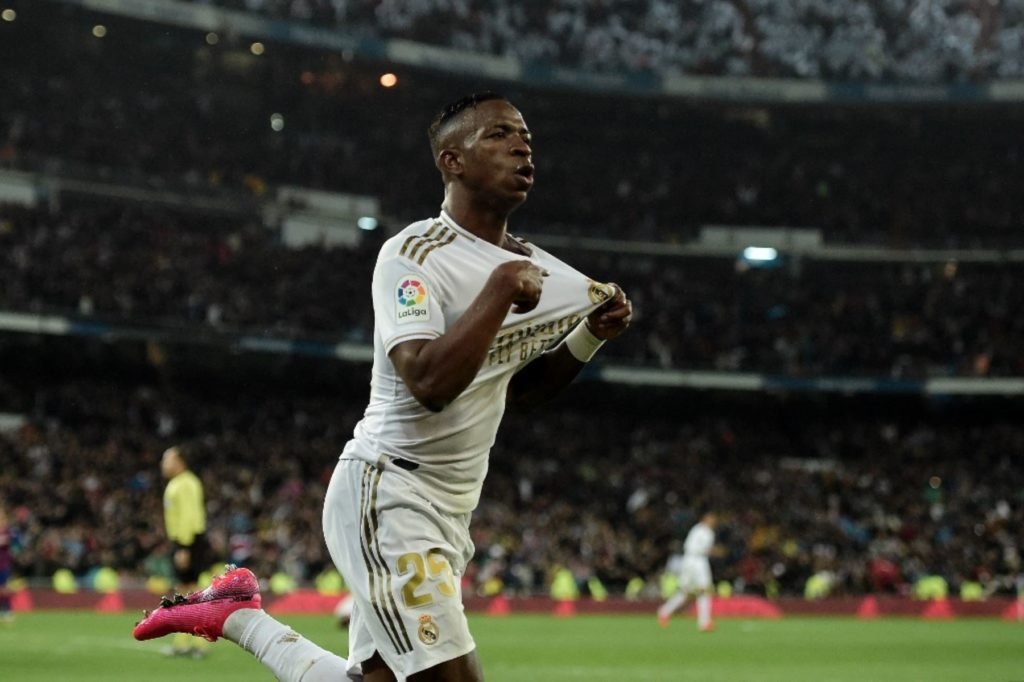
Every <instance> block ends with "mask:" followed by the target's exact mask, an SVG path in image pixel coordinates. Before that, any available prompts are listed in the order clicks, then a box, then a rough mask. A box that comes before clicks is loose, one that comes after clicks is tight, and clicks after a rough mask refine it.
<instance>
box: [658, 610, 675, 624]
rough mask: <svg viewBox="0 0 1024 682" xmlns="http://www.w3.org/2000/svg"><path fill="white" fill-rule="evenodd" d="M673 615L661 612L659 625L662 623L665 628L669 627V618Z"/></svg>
mask: <svg viewBox="0 0 1024 682" xmlns="http://www.w3.org/2000/svg"><path fill="white" fill-rule="evenodd" d="M671 617H672V616H670V615H666V614H664V613H659V614H658V625H660V626H661V627H663V628H667V627H668V623H669V619H670V618H671Z"/></svg>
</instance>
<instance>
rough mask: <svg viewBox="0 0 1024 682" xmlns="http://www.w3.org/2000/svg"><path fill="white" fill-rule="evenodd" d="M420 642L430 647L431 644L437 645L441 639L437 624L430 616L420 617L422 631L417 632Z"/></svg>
mask: <svg viewBox="0 0 1024 682" xmlns="http://www.w3.org/2000/svg"><path fill="white" fill-rule="evenodd" d="M417 634H418V635H419V638H420V641H421V642H423V643H424V644H426V645H428V646H430V645H431V644H437V640H438V639H440V638H441V631H440V630H438V629H437V623H435V622H434V619H433V618H431V617H430V616H426V615H424V616H420V629H419V631H418V632H417Z"/></svg>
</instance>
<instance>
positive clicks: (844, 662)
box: [0, 611, 1024, 682]
mask: <svg viewBox="0 0 1024 682" xmlns="http://www.w3.org/2000/svg"><path fill="white" fill-rule="evenodd" d="M135 620H136V617H135V615H134V614H130V615H129V614H126V615H96V614H93V613H88V612H53V611H50V612H45V611H44V612H34V613H23V614H19V615H18V617H17V621H16V622H15V623H14V624H13V625H11V626H0V679H2V680H5V681H7V680H10V682H63V681H65V680H67V681H68V682H84V681H91V680H96V681H99V680H103V681H105V682H111V681H116V680H144V681H145V682H172V681H173V682H179V681H180V680H196V681H203V680H210V681H211V682H212V681H216V682H242V681H243V680H244V681H245V682H250V681H259V680H268V681H272V680H273V678H272V677H271V676H270V674H269V673H268V672H267V671H266V669H264V668H263V667H262V666H261V665H259V664H258V663H257V662H256V661H255V660H253V659H252V658H251V657H250V656H249V655H248V654H246V653H245V652H243V651H241V650H240V649H238V648H237V647H235V646H234V645H232V644H230V643H228V642H218V643H216V644H214V645H211V647H210V654H209V656H208V657H207V658H206V659H204V660H190V659H175V658H165V657H164V656H163V655H162V654H161V653H160V650H161V648H162V647H164V646H166V645H167V644H168V643H169V642H168V641H163V640H157V641H155V642H145V643H140V642H136V641H135V640H133V639H132V637H131V628H132V624H133V623H134V621H135ZM282 620H284V621H285V622H287V623H288V624H289V625H291V626H293V627H294V628H296V629H297V630H299V631H300V632H302V633H303V634H305V635H307V636H308V637H309V638H310V639H313V640H314V641H316V642H317V643H319V644H320V645H321V646H324V647H325V648H329V649H331V650H332V651H338V652H344V651H345V650H346V636H345V633H344V631H342V630H339V629H337V628H336V627H335V626H334V624H333V622H332V621H331V619H330V618H328V617H320V616H317V617H310V616H296V617H287V618H284V619H282ZM471 627H472V630H473V633H474V636H475V637H476V640H477V644H478V646H479V650H480V655H481V657H482V659H483V662H484V669H485V671H486V675H487V680H488V682H521V681H522V680H529V682H565V681H572V680H580V681H581V682H582V681H584V680H585V681H588V682H589V681H601V680H607V681H608V682H612V681H614V682H621V681H622V680H628V681H630V682H662V681H664V682H668V681H680V680H698V681H701V682H715V681H719V680H720V681H722V682H740V681H744V680H752V681H757V682H771V681H774V680H778V681H780V682H781V681H783V680H784V681H785V682H799V681H803V680H806V681H808V682H810V681H813V682H846V681H850V682H862V681H864V680H870V682H883V681H886V680H893V681H899V682H908V681H917V680H920V681H922V682H925V681H927V682H941V681H943V680H949V681H950V682H953V681H956V682H961V681H964V680H998V681H1001V682H1014V681H1017V682H1024V624H1021V623H1012V622H1006V621H998V620H981V619H966V620H955V621H942V622H934V621H922V620H917V619H900V618H891V619H881V620H876V621H860V620H855V619H851V618H845V619H844V618H785V619H783V620H779V621H766V620H720V621H718V623H717V627H718V629H717V631H716V632H714V633H711V634H700V633H698V632H696V628H695V627H694V624H693V621H692V620H685V619H676V620H674V621H673V623H672V626H671V627H669V628H667V629H662V628H660V627H658V625H657V623H656V622H655V619H654V616H653V615H651V616H649V617H648V616H643V617H641V616H629V615H622V616H577V617H575V618H568V619H557V618H551V617H548V616H528V615H513V616H509V617H506V618H493V617H486V616H474V617H472V618H471Z"/></svg>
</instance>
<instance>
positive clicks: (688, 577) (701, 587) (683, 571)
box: [679, 556, 711, 593]
mask: <svg viewBox="0 0 1024 682" xmlns="http://www.w3.org/2000/svg"><path fill="white" fill-rule="evenodd" d="M679 589H680V590H682V591H683V592H688V593H693V592H702V591H705V590H709V589H711V563H710V562H709V561H708V560H707V557H702V556H684V557H683V560H682V561H681V562H680V563H679Z"/></svg>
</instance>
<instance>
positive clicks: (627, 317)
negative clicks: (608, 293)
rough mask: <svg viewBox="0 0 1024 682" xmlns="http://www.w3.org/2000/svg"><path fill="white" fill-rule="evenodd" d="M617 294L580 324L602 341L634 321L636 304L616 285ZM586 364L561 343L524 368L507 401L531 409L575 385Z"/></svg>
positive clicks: (617, 333)
mask: <svg viewBox="0 0 1024 682" xmlns="http://www.w3.org/2000/svg"><path fill="white" fill-rule="evenodd" d="M613 286H614V287H615V295H614V296H613V297H612V298H611V299H609V300H608V302H607V303H605V304H604V305H602V306H600V307H599V308H597V309H596V310H594V312H592V313H590V315H588V316H587V318H586V320H585V321H584V322H582V323H581V324H585V325H587V329H588V330H589V331H590V333H591V334H592V335H593V336H594V337H596V338H597V339H599V340H600V341H610V340H611V339H614V338H617V337H618V336H619V335H621V334H622V333H623V332H624V331H626V329H628V328H629V324H630V322H631V321H632V319H633V303H632V302H631V301H630V300H629V297H628V296H626V293H625V292H624V291H623V290H622V287H620V286H619V285H617V284H614V285H613ZM585 364H586V362H583V361H582V360H579V359H577V358H576V356H575V355H573V354H572V352H571V351H570V350H569V346H568V344H566V343H564V342H563V343H560V344H558V345H557V346H555V347H554V348H553V349H551V350H550V351H548V352H547V353H544V354H542V355H541V356H540V357H538V358H537V359H536V360H534V361H533V362H531V363H530V364H529V365H527V366H526V367H524V368H523V369H522V370H521V371H520V372H519V373H518V374H516V375H515V376H514V377H513V378H512V381H511V383H509V386H508V393H507V401H508V404H509V405H510V406H513V407H515V408H516V409H520V410H531V409H533V408H535V407H537V406H538V405H541V404H543V403H544V402H545V401H547V400H549V399H551V398H552V397H553V396H554V395H555V394H556V393H558V392H559V391H561V390H562V389H563V388H565V387H566V386H568V385H569V384H570V383H572V381H573V379H575V378H576V376H577V375H578V374H579V373H580V370H582V369H583V366H584V365H585Z"/></svg>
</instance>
